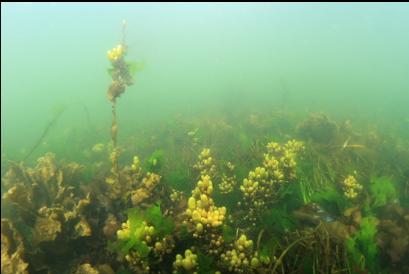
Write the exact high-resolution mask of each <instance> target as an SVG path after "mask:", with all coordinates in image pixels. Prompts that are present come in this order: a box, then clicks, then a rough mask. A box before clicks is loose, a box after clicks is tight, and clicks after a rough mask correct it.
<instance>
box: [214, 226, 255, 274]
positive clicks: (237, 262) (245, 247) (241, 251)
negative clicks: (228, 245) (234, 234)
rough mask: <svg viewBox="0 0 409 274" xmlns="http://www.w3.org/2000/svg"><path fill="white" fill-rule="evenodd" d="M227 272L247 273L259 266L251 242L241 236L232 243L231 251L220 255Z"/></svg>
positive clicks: (244, 236)
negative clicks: (227, 268)
mask: <svg viewBox="0 0 409 274" xmlns="http://www.w3.org/2000/svg"><path fill="white" fill-rule="evenodd" d="M220 257H221V259H222V260H223V262H224V263H225V264H226V265H227V266H228V267H229V271H234V272H236V273H249V272H250V269H255V268H257V267H258V266H259V265H260V261H259V259H258V258H257V256H256V255H255V254H254V253H253V241H252V240H249V239H247V236H246V235H244V234H242V235H241V236H240V237H239V239H237V240H236V241H235V243H234V246H233V249H232V250H229V251H227V252H226V253H222V254H221V255H220Z"/></svg>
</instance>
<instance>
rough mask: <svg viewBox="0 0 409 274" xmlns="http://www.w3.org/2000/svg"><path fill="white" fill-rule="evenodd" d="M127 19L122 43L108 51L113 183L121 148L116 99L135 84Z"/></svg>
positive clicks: (124, 22)
mask: <svg viewBox="0 0 409 274" xmlns="http://www.w3.org/2000/svg"><path fill="white" fill-rule="evenodd" d="M126 25H127V23H126V21H123V22H122V43H121V44H119V45H118V46H116V47H115V48H113V49H112V50H109V51H108V53H107V54H108V59H109V61H111V65H112V68H111V69H110V74H111V77H112V82H111V85H110V86H109V88H108V92H107V97H108V100H109V101H110V102H111V103H112V126H111V138H112V145H113V148H112V152H111V155H110V159H111V163H112V169H111V173H112V174H111V176H110V177H109V178H107V182H109V183H113V182H118V181H119V167H118V158H119V154H120V150H119V148H118V146H117V136H118V123H117V113H116V99H117V98H118V97H119V96H121V94H122V93H124V92H125V89H126V87H129V86H131V85H133V83H134V80H133V78H132V74H131V71H130V68H131V65H130V64H128V63H127V62H126V61H125V59H124V57H125V56H126V53H127V49H128V48H127V45H126V43H125V30H126Z"/></svg>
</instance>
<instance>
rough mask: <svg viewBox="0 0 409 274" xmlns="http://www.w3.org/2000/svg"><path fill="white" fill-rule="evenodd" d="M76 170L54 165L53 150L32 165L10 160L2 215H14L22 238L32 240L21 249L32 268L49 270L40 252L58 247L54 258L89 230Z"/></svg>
mask: <svg viewBox="0 0 409 274" xmlns="http://www.w3.org/2000/svg"><path fill="white" fill-rule="evenodd" d="M80 170H81V166H80V165H78V164H76V163H68V164H67V163H64V162H60V163H58V162H57V161H56V160H55V156H54V154H52V153H47V154H46V155H45V156H43V157H40V158H39V159H38V160H37V165H36V166H35V167H34V168H30V167H26V166H24V165H23V164H22V163H20V164H16V163H12V164H11V165H10V169H9V170H8V171H7V173H6V175H5V176H4V178H3V181H2V183H3V185H4V187H5V188H6V192H5V193H4V195H3V197H2V205H5V206H6V208H7V210H6V211H5V215H6V216H9V217H10V218H12V219H13V223H14V224H15V225H16V227H17V228H18V229H19V231H20V233H21V234H22V235H23V236H24V238H26V239H30V242H29V245H28V246H27V250H25V251H24V252H26V253H25V255H26V257H27V262H28V263H29V267H30V272H31V271H34V272H35V271H39V270H42V269H44V268H48V269H50V266H49V264H50V262H48V260H49V259H47V258H46V256H44V255H45V254H47V253H48V252H49V249H53V250H56V252H55V254H54V255H55V256H58V254H57V253H59V252H65V251H67V250H69V248H70V247H69V246H70V243H71V242H72V241H74V240H75V239H78V238H82V237H90V236H91V235H92V234H93V229H92V226H93V225H95V224H93V222H94V221H93V215H94V214H93V212H92V209H91V206H90V205H91V203H92V199H91V196H90V194H89V193H88V194H86V195H83V194H82V193H81V191H80V189H79V184H80V182H81V181H80ZM94 223H95V222H94ZM2 233H3V222H2ZM2 245H3V234H2ZM5 250H7V249H5ZM2 251H3V248H2ZM57 251H58V252H57ZM21 252H23V251H21ZM73 254H74V253H73ZM5 255H6V253H5ZM2 256H3V254H2ZM67 260H69V258H67Z"/></svg>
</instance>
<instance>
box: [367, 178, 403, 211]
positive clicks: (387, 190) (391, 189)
mask: <svg viewBox="0 0 409 274" xmlns="http://www.w3.org/2000/svg"><path fill="white" fill-rule="evenodd" d="M369 191H370V195H371V196H370V197H371V199H372V201H373V202H372V207H373V208H379V207H383V206H385V205H386V204H388V203H391V202H394V201H395V199H397V193H396V189H395V184H394V183H393V181H392V179H391V178H389V177H374V178H371V181H370V185H369Z"/></svg>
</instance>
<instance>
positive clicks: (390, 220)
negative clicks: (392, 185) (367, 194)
mask: <svg viewBox="0 0 409 274" xmlns="http://www.w3.org/2000/svg"><path fill="white" fill-rule="evenodd" d="M383 215H384V218H381V219H380V223H379V225H378V235H377V242H378V245H379V247H380V249H381V252H382V253H383V254H384V255H385V257H387V258H388V259H389V261H390V263H389V264H390V265H393V266H395V267H394V268H395V269H396V270H400V271H402V272H401V273H408V272H409V265H408V261H409V234H408V231H409V210H408V209H406V208H403V207H400V206H399V205H397V204H391V205H389V206H387V207H386V208H385V210H384V212H383Z"/></svg>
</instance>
